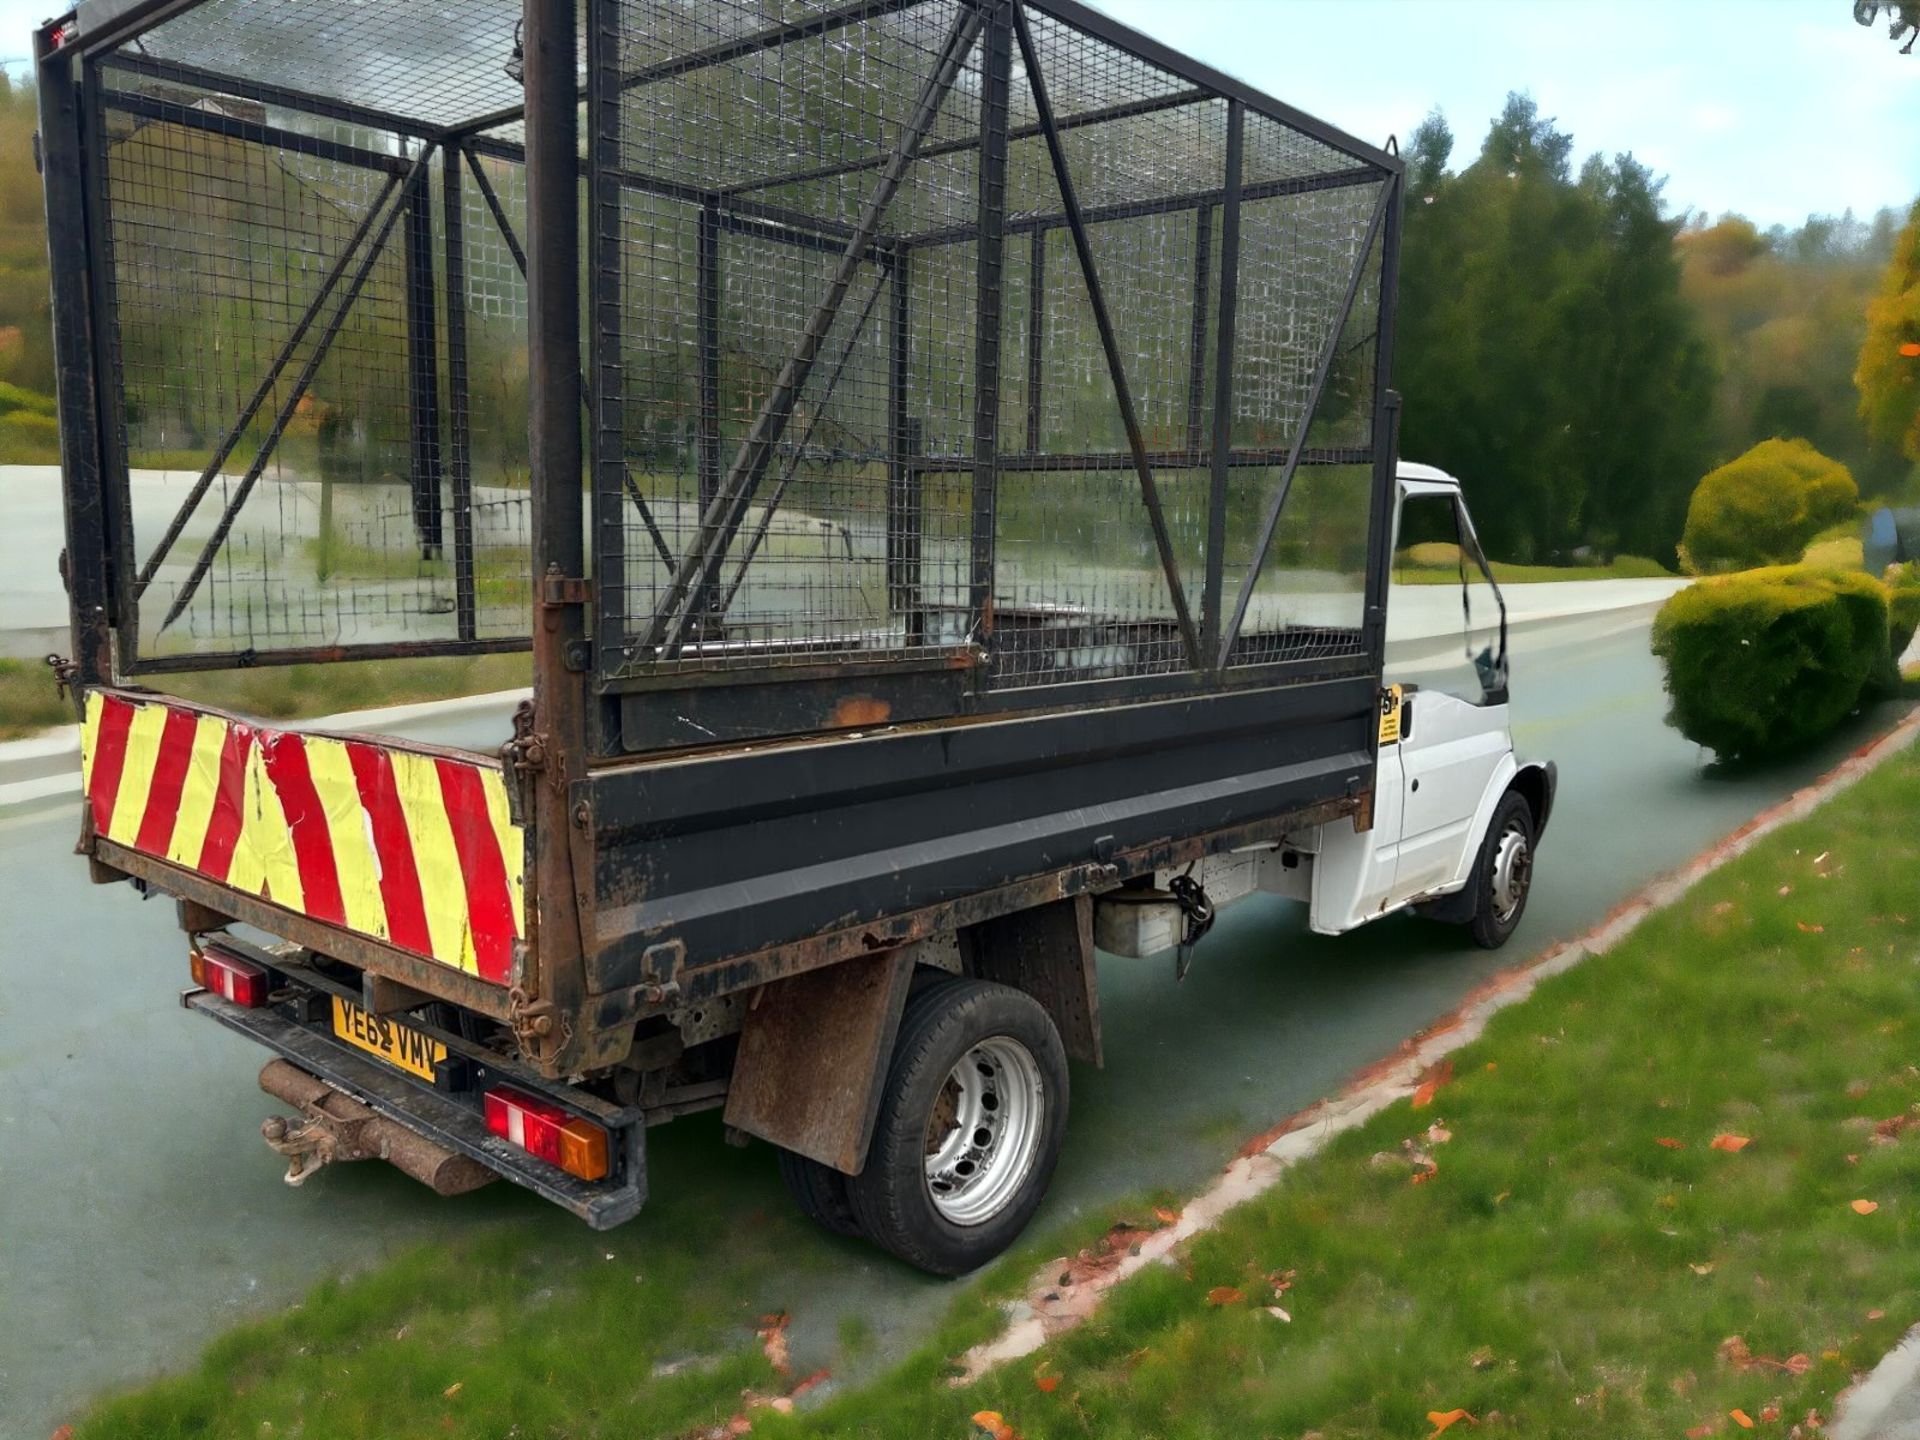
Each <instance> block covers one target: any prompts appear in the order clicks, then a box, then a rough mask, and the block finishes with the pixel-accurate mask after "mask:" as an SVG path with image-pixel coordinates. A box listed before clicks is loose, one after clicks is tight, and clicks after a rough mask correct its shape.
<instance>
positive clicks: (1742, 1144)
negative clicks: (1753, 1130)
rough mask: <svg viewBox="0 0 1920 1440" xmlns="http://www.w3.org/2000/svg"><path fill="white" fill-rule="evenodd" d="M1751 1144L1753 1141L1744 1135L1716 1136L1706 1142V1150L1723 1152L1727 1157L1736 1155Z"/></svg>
mask: <svg viewBox="0 0 1920 1440" xmlns="http://www.w3.org/2000/svg"><path fill="white" fill-rule="evenodd" d="M1752 1143H1753V1141H1752V1140H1751V1139H1750V1138H1748V1137H1747V1136H1745V1135H1716V1136H1714V1137H1713V1139H1711V1140H1710V1141H1708V1142H1707V1148H1708V1149H1710V1150H1724V1151H1726V1152H1727V1153H1728V1154H1729V1155H1736V1154H1738V1153H1739V1152H1740V1151H1742V1150H1744V1149H1746V1148H1747V1146H1749V1145H1751V1144H1752Z"/></svg>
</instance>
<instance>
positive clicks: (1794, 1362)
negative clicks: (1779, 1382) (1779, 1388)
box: [1782, 1355, 1813, 1375]
mask: <svg viewBox="0 0 1920 1440" xmlns="http://www.w3.org/2000/svg"><path fill="white" fill-rule="evenodd" d="M1782 1368H1783V1369H1785V1370H1786V1372H1787V1373H1788V1374H1789V1375H1804V1374H1806V1373H1807V1372H1808V1371H1809V1370H1811V1369H1812V1368H1813V1361H1811V1360H1809V1359H1808V1358H1807V1357H1806V1356H1805V1355H1789V1356H1787V1362H1786V1364H1785V1365H1784V1366H1783V1367H1782Z"/></svg>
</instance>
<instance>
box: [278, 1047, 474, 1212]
mask: <svg viewBox="0 0 1920 1440" xmlns="http://www.w3.org/2000/svg"><path fill="white" fill-rule="evenodd" d="M260 1088H261V1089H262V1090H264V1091H266V1092H267V1094H269V1095H271V1096H273V1097H274V1099H276V1100H280V1101H283V1102H284V1103H286V1104H288V1105H291V1106H292V1107H293V1108H294V1109H295V1110H298V1111H299V1112H300V1114H301V1116H302V1117H303V1118H301V1119H298V1120H292V1121H289V1120H286V1119H284V1118H283V1117H281V1116H278V1115H275V1116H272V1117H270V1118H268V1119H267V1120H265V1121H263V1122H262V1123H261V1126H260V1134H261V1137H262V1138H263V1139H264V1140H265V1141H266V1142H267V1144H268V1145H270V1146H271V1147H272V1148H273V1149H274V1150H275V1151H277V1152H278V1153H279V1154H281V1155H283V1156H285V1157H286V1161H287V1183H288V1184H289V1185H300V1184H303V1183H304V1182H305V1181H306V1180H307V1179H308V1177H310V1176H311V1175H313V1174H314V1173H315V1172H316V1171H318V1170H319V1169H320V1168H321V1167H322V1166H324V1165H329V1164H332V1163H334V1162H335V1161H339V1162H343V1163H344V1162H346V1161H350V1160H385V1161H386V1162H387V1163H388V1164H389V1165H392V1166H393V1167H394V1168H395V1169H397V1170H401V1171H404V1172H405V1173H406V1174H408V1175H411V1176H412V1177H413V1178H414V1179H416V1180H418V1181H419V1182H420V1183H421V1184H422V1185H425V1186H427V1187H428V1188H429V1189H431V1190H432V1191H433V1192H434V1193H435V1194H436V1195H464V1194H466V1193H467V1192H468V1191H469V1190H478V1189H479V1188H480V1187H481V1186H482V1185H485V1184H487V1183H488V1182H489V1181H492V1180H497V1179H498V1178H499V1177H498V1176H497V1175H495V1174H494V1173H493V1171H491V1170H489V1169H488V1168H487V1167H486V1166H484V1165H482V1164H481V1163H480V1162H479V1161H478V1160H475V1159H473V1158H472V1157H471V1156H468V1155H462V1154H460V1152H459V1151H457V1150H449V1149H448V1148H447V1147H446V1146H444V1145H442V1144H440V1143H439V1142H438V1141H437V1140H429V1139H428V1138H427V1137H426V1136H424V1135H419V1134H415V1133H414V1132H413V1131H411V1130H409V1129H407V1127H406V1126H404V1125H402V1124H399V1123H398V1122H397V1121H393V1120H389V1119H388V1118H387V1117H386V1116H384V1115H382V1114H380V1113H378V1112H377V1111H375V1110H372V1109H370V1108H368V1107H367V1106H365V1105H362V1104H361V1103H360V1102H359V1101H358V1100H355V1099H354V1098H353V1097H352V1096H350V1095H347V1094H344V1093H343V1092H341V1091H339V1090H336V1089H334V1088H333V1086H331V1085H329V1084H327V1082H326V1081H324V1080H321V1079H318V1078H316V1077H315V1076H312V1075H309V1074H308V1073H307V1072H306V1071H304V1070H302V1069H300V1067H299V1066H297V1065H294V1064H292V1063H291V1062H289V1061H286V1060H269V1061H268V1062H267V1063H266V1066H265V1067H264V1068H263V1069H262V1070H261V1071H260Z"/></svg>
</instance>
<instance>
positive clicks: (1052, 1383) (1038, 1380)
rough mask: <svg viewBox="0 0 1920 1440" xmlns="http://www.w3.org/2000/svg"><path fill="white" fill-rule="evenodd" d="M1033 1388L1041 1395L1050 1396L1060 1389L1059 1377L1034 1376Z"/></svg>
mask: <svg viewBox="0 0 1920 1440" xmlns="http://www.w3.org/2000/svg"><path fill="white" fill-rule="evenodd" d="M1033 1388H1034V1389H1036V1390H1038V1391H1039V1392H1040V1393H1041V1394H1042V1395H1051V1394H1052V1393H1053V1392H1054V1391H1056V1390H1058V1389H1059V1388H1060V1377H1059V1376H1058V1375H1036V1376H1034V1377H1033Z"/></svg>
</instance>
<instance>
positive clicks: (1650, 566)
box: [1393, 555, 1679, 585]
mask: <svg viewBox="0 0 1920 1440" xmlns="http://www.w3.org/2000/svg"><path fill="white" fill-rule="evenodd" d="M1492 564H1493V578H1494V579H1495V580H1498V581H1499V582H1500V583H1501V584H1502V585H1533V584H1539V583H1543V582H1545V581H1549V580H1673V579H1677V578H1679V577H1677V576H1676V575H1675V574H1674V573H1673V571H1671V570H1669V569H1667V568H1666V567H1665V566H1664V565H1661V564H1660V563H1659V562H1658V561H1656V560H1647V559H1644V558H1643V557H1641V556H1639V555H1621V556H1617V557H1616V558H1615V559H1613V560H1612V561H1610V562H1609V563H1607V564H1605V565H1511V564H1508V563H1507V562H1506V561H1504V560H1495V561H1493V562H1492ZM1467 574H1468V576H1469V577H1470V578H1472V579H1476V580H1477V579H1479V576H1480V572H1479V571H1478V570H1477V569H1475V568H1474V567H1473V566H1471V565H1469V566H1468V567H1467ZM1393 583H1394V584H1396V585H1458V584H1459V583H1460V571H1459V569H1458V568H1457V567H1456V566H1454V565H1453V564H1450V563H1449V564H1446V565H1420V564H1406V563H1402V564H1396V565H1395V566H1394V570H1393Z"/></svg>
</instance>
